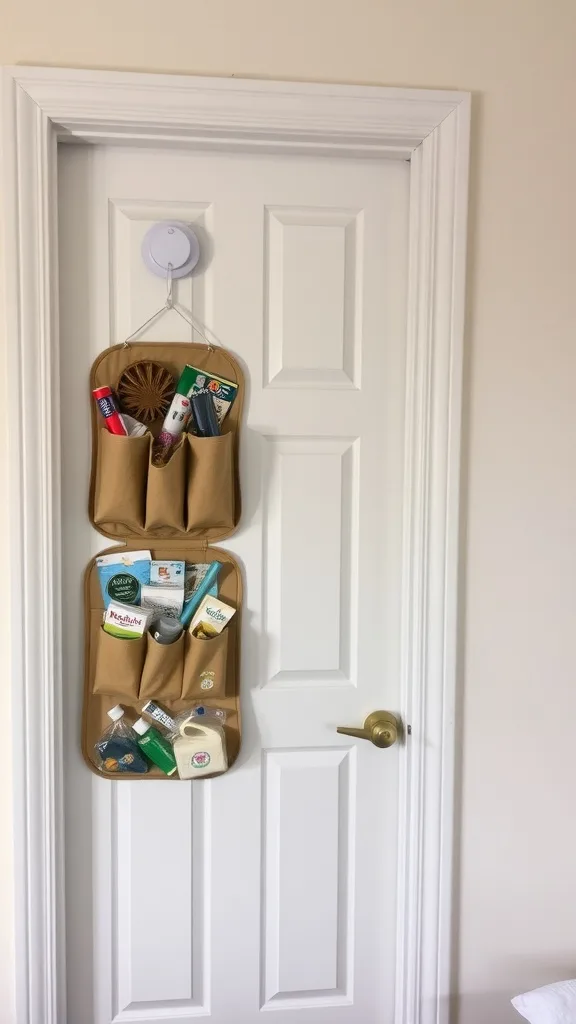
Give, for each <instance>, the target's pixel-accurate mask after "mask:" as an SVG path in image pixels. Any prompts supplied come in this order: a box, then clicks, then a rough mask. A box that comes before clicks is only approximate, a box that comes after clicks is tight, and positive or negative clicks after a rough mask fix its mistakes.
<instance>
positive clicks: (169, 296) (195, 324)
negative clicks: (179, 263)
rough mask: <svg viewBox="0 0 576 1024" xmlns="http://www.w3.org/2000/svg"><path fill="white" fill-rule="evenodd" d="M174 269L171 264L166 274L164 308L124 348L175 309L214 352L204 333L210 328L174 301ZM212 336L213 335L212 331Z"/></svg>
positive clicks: (131, 337)
mask: <svg viewBox="0 0 576 1024" xmlns="http://www.w3.org/2000/svg"><path fill="white" fill-rule="evenodd" d="M173 269H174V268H173V266H172V264H171V263H169V264H168V271H167V273H166V302H165V303H164V305H163V306H160V309H157V310H156V312H155V313H152V316H149V317H148V319H147V320H145V321H144V323H143V324H140V326H139V327H137V328H136V330H135V331H133V332H132V334H129V335H128V337H127V338H126V340H125V341H124V348H128V346H129V344H130V342H131V341H133V340H134V338H137V337H138V335H139V334H142V331H144V330H145V329H146V328H147V327H149V326H150V325H151V324H153V323H154V322H155V321H156V320H157V319H158V317H160V316H162V314H163V313H169V312H170V310H171V309H173V310H174V312H175V313H178V316H180V317H182V319H183V320H184V321H185V322H186V323H187V324H188V325H189V327H191V328H192V330H193V331H196V333H197V334H199V335H200V337H201V338H202V340H203V341H205V342H206V344H207V345H208V348H209V349H210V351H211V352H213V351H214V348H215V346H214V342H212V341H210V338H208V337H207V336H206V334H205V333H204V332H205V331H209V328H208V327H206V325H205V324H202V326H200V321H199V320H197V319H196V317H194V316H192V313H190V311H189V310H186V309H183V308H182V307H181V306H179V305H178V303H177V302H175V301H174V294H173V289H172V271H173ZM210 334H212V332H211V331H210ZM214 337H215V336H214ZM215 340H216V342H217V344H220V342H219V341H218V339H217V338H215Z"/></svg>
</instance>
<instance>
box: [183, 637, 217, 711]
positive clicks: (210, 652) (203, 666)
mask: <svg viewBox="0 0 576 1024" xmlns="http://www.w3.org/2000/svg"><path fill="white" fill-rule="evenodd" d="M185 648H186V650H185V656H184V678H183V682H182V699H183V700H188V699H189V698H191V697H224V696H225V694H226V668H227V659H228V630H227V629H224V630H223V631H222V632H221V633H219V634H218V636H214V637H211V638H210V639H209V640H204V639H201V638H200V637H198V636H192V635H191V634H190V633H186V644H185Z"/></svg>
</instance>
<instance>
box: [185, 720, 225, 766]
mask: <svg viewBox="0 0 576 1024" xmlns="http://www.w3.org/2000/svg"><path fill="white" fill-rule="evenodd" d="M174 756H175V758H176V764H177V765H178V774H179V776H180V778H181V779H197V778H200V777H201V776H202V775H214V774H216V772H225V771H226V769H227V767H228V756H227V754H226V737H225V735H224V729H223V728H222V726H221V725H218V723H217V722H214V723H213V722H199V721H198V719H197V718H195V719H188V721H186V722H184V723H183V724H182V725H181V726H180V735H179V736H177V737H176V739H175V740H174Z"/></svg>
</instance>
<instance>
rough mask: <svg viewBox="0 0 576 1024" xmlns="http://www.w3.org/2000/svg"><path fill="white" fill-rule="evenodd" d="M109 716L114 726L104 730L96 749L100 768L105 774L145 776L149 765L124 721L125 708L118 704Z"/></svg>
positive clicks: (133, 734) (111, 709)
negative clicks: (120, 773) (122, 773)
mask: <svg viewBox="0 0 576 1024" xmlns="http://www.w3.org/2000/svg"><path fill="white" fill-rule="evenodd" d="M107 714H108V717H109V718H111V719H112V724H111V725H109V726H108V728H107V729H105V730H104V732H103V733H102V736H101V737H100V739H99V740H98V742H97V743H96V746H95V747H94V752H95V754H96V757H97V758H98V760H99V762H100V763H99V765H98V767H99V768H100V770H101V771H104V772H133V773H135V774H137V775H144V774H145V773H146V772H147V771H148V763H147V761H146V760H145V759H144V758H143V757H142V754H141V752H140V750H139V747H138V743H137V740H136V735H135V733H134V732H133V731H132V729H131V728H130V726H129V725H128V723H127V722H126V721H125V719H124V708H123V707H121V705H120V704H116V706H115V707H113V708H110V711H108V712H107Z"/></svg>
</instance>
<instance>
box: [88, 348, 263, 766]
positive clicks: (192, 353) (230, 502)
mask: <svg viewBox="0 0 576 1024" xmlns="http://www.w3.org/2000/svg"><path fill="white" fill-rule="evenodd" d="M140 360H145V361H153V362H157V363H160V364H161V365H162V366H164V367H165V368H166V369H167V370H168V371H169V372H170V373H171V374H172V376H173V377H174V378H176V379H178V377H179V376H180V373H181V372H182V370H183V369H184V367H185V365H186V364H191V365H193V366H195V367H197V368H199V369H202V370H206V371H207V373H208V374H214V375H216V376H219V377H224V378H225V379H227V380H229V381H231V382H232V383H234V384H237V385H238V391H237V395H236V398H235V400H234V402H233V404H232V406H231V407H230V410H229V412H228V413H227V415H226V417H225V418H224V420H223V422H222V433H221V434H220V435H219V436H217V437H196V436H194V435H192V434H184V435H183V436H182V438H181V440H180V442H179V443H178V445H177V446H176V447H175V448H174V451H173V453H172V455H171V457H170V459H169V461H168V462H167V464H166V465H163V466H156V465H154V464H153V462H152V442H153V433H152V431H154V432H157V429H156V428H158V426H159V424H158V423H156V424H151V427H152V431H150V432H147V433H146V434H144V435H143V436H140V437H124V436H118V435H114V434H111V433H109V432H108V430H107V429H106V427H105V425H104V422H103V420H102V417H101V415H100V413H99V411H98V408H97V406H96V404H95V403H94V401H92V399H90V401H91V406H92V469H91V479H90V499H89V516H90V521H91V523H92V524H93V525H94V526H95V527H96V529H97V530H98V531H99V532H100V533H101V534H103V535H104V536H105V537H107V538H109V539H110V540H113V541H115V542H116V543H118V542H120V541H124V543H125V546H126V549H127V550H138V549H141V548H142V547H146V548H147V549H148V548H149V549H150V551H151V553H152V558H153V559H181V560H185V561H187V562H212V561H215V560H217V561H219V562H221V563H222V569H221V570H220V573H219V576H218V593H219V597H220V598H221V599H222V600H223V601H224V602H226V603H228V604H230V605H232V606H233V607H234V608H235V609H236V614H235V615H234V616H233V618H232V619H231V621H230V622H229V624H228V626H227V627H226V629H225V630H223V632H222V633H221V634H219V635H218V636H216V637H214V638H212V639H209V640H207V639H199V638H197V637H195V636H192V635H191V634H190V633H189V632H188V631H187V630H185V631H184V633H183V634H182V635H181V636H180V638H179V639H178V640H177V641H176V642H175V643H173V644H170V645H161V644H158V643H157V642H156V641H155V640H153V639H152V637H151V635H150V634H149V633H145V634H144V636H143V637H142V638H141V639H139V640H132V641H129V642H127V641H125V640H119V639H118V638H116V637H113V636H111V635H110V634H108V633H106V632H104V631H103V629H102V618H103V614H104V601H103V597H102V592H101V587H100V580H99V576H98V570H97V566H96V559H95V558H94V559H92V560H91V562H90V563H89V565H88V567H87V569H86V575H85V587H84V601H85V676H84V706H83V719H82V752H83V755H84V759H85V760H86V763H87V764H88V766H89V768H90V769H91V770H92V771H94V772H95V773H97V774H98V775H99V776H104V777H106V778H110V779H120V778H122V779H128V778H129V779H132V780H135V779H166V778H168V776H166V775H165V774H164V773H163V772H162V771H161V770H160V769H159V768H156V767H154V766H152V767H151V769H150V771H149V772H147V773H146V774H145V775H136V774H128V773H124V774H117V773H108V772H106V771H103V770H101V768H100V767H99V765H98V763H97V760H96V755H95V753H94V744H95V743H96V742H97V740H98V739H99V737H100V736H101V735H102V732H103V731H104V729H105V727H106V725H107V724H109V719H108V718H107V712H108V711H109V710H110V708H111V707H112V706H113V705H114V704H118V703H120V704H122V706H123V707H124V708H125V709H126V710H127V711H128V712H130V713H131V714H132V715H133V716H134V717H138V716H139V715H140V712H141V710H142V707H143V705H144V704H145V703H146V701H148V700H154V701H158V702H159V703H160V704H161V705H162V707H164V708H166V710H167V711H168V713H169V714H170V715H171V716H172V717H174V716H175V715H177V714H178V713H179V712H181V711H183V710H185V709H186V708H187V707H190V706H191V705H192V704H193V703H194V702H195V701H202V703H203V704H205V705H206V706H207V707H210V706H217V707H219V708H223V709H224V710H225V711H226V723H225V726H224V729H225V733H226V745H227V753H228V767H229V768H230V767H231V765H232V764H233V763H234V761H235V759H236V757H237V756H238V752H239V750H240V740H241V722H240V699H239V687H240V635H241V606H242V576H241V571H240V567H239V565H238V563H237V562H236V560H235V559H234V558H233V556H232V555H231V554H230V553H229V552H228V551H223V550H222V549H220V548H215V547H212V546H209V545H211V544H212V542H213V541H217V540H221V539H223V538H225V537H229V536H230V535H231V534H232V533H233V532H234V530H235V529H236V527H237V525H238V521H239V518H240V501H241V496H240V483H239V475H238V449H239V440H240V424H241V422H242V407H243V401H244V378H243V374H242V371H241V369H240V366H239V365H238V363H237V362H236V360H235V359H234V358H233V357H232V356H231V355H230V353H229V352H227V351H226V350H225V349H222V348H211V347H209V346H207V345H205V344H200V343H190V344H182V343H168V342H146V343H143V344H142V343H140V344H138V343H131V344H130V345H116V346H114V347H112V348H110V349H107V350H106V351H105V352H103V353H102V354H101V355H100V356H99V357H98V358H97V359H96V361H95V363H94V365H93V367H92V372H91V377H90V389H91V391H92V390H94V389H95V388H98V387H104V386H106V385H110V386H111V387H113V388H114V387H116V385H117V382H118V380H119V378H120V376H121V374H122V373H123V372H124V371H125V370H126V368H127V367H128V366H130V365H131V364H132V363H135V362H138V361H140ZM117 550H118V547H114V548H108V549H106V550H105V551H103V552H101V554H107V553H108V552H109V551H117ZM207 671H209V672H211V673H213V676H212V678H213V679H214V687H213V690H211V692H210V696H209V697H207V696H206V693H205V691H204V690H203V689H202V688H201V676H202V675H203V674H205V673H206V672H207ZM204 777H205V778H206V777H208V776H204ZM171 778H175V776H171Z"/></svg>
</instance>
